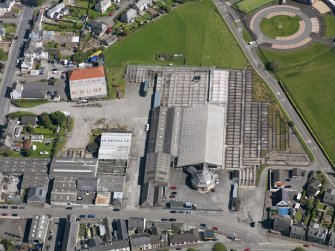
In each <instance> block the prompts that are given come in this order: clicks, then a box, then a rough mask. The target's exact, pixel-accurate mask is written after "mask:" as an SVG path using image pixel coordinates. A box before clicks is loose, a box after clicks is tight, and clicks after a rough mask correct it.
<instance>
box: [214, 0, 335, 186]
mask: <svg viewBox="0 0 335 251" xmlns="http://www.w3.org/2000/svg"><path fill="white" fill-rule="evenodd" d="M214 3H215V4H216V6H217V8H218V9H219V11H220V14H221V15H222V17H223V18H224V20H225V22H226V24H227V25H228V27H229V29H230V30H231V32H232V33H233V35H234V36H235V38H236V40H237V41H238V43H239V45H240V47H241V48H242V50H243V51H244V53H245V55H246V56H247V58H248V60H249V62H250V63H251V64H252V66H253V67H254V69H255V71H256V72H257V74H258V75H259V76H261V77H262V78H263V80H264V81H265V82H266V83H267V84H268V86H269V87H270V88H271V90H272V92H273V93H274V95H275V96H276V98H277V100H278V102H279V103H280V104H281V106H282V107H283V108H284V110H285V112H286V113H287V115H288V117H289V118H290V120H291V121H292V122H293V123H294V125H295V127H296V129H297V130H298V132H299V133H300V135H301V137H302V139H303V140H304V141H305V142H306V144H307V146H308V147H309V149H310V151H311V152H312V154H313V155H314V157H315V161H314V163H313V165H315V167H316V168H317V169H320V170H322V171H324V172H325V174H326V176H327V178H328V180H329V182H330V183H331V185H332V186H333V187H335V185H334V175H335V174H334V170H333V168H332V166H331V165H330V163H329V162H328V160H327V158H326V157H325V156H324V154H323V152H322V150H321V149H320V147H319V145H318V144H317V143H316V141H315V140H314V138H313V137H312V135H311V133H310V132H309V130H308V129H307V127H306V126H305V124H304V123H303V121H302V120H301V118H300V117H299V115H298V113H297V112H296V110H295V109H294V108H293V106H292V104H291V103H290V101H289V99H288V97H287V96H286V94H285V93H284V92H283V91H282V89H281V87H280V85H279V83H278V81H277V80H276V79H275V78H274V77H273V76H272V75H271V74H270V73H269V72H268V71H267V70H266V69H265V68H264V65H263V63H262V61H261V60H260V59H259V57H258V55H257V54H256V51H255V50H254V49H255V48H254V47H253V46H249V45H248V44H247V43H246V42H245V41H244V39H243V37H242V33H241V32H240V31H239V30H241V29H238V28H243V26H242V27H238V28H237V27H236V26H235V25H236V22H235V20H234V19H233V18H232V16H236V14H235V10H233V9H232V8H231V7H230V6H229V5H227V4H226V3H225V2H223V1H220V0H214ZM237 23H241V22H237Z"/></svg>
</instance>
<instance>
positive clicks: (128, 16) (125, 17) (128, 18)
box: [120, 9, 137, 24]
mask: <svg viewBox="0 0 335 251" xmlns="http://www.w3.org/2000/svg"><path fill="white" fill-rule="evenodd" d="M136 17H137V11H136V10H134V9H129V10H127V11H126V12H124V13H123V14H122V15H121V17H120V21H121V22H124V23H127V24H129V23H133V22H134V21H135V18H136Z"/></svg>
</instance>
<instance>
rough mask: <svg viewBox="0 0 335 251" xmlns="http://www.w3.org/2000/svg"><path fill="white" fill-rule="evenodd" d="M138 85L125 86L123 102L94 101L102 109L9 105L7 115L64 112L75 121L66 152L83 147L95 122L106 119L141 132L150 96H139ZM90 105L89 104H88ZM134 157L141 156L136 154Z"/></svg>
mask: <svg viewBox="0 0 335 251" xmlns="http://www.w3.org/2000/svg"><path fill="white" fill-rule="evenodd" d="M138 89H139V85H138V84H133V83H132V84H128V85H127V90H126V95H125V98H124V99H120V100H118V99H116V100H106V101H98V102H94V103H97V104H101V107H89V106H87V107H77V105H76V103H74V102H59V103H46V104H43V105H40V106H36V107H33V108H29V109H28V108H18V107H14V106H11V107H10V112H15V111H29V112H33V113H36V114H41V113H42V112H47V113H51V112H55V111H67V112H70V113H71V117H73V118H74V128H73V132H72V133H71V134H70V135H69V138H68V140H67V143H66V145H65V149H64V150H66V149H69V148H85V147H86V145H87V143H88V141H89V135H90V134H91V129H92V128H93V126H94V123H95V122H97V121H98V120H101V119H106V121H108V122H109V124H113V125H120V126H127V127H128V128H129V129H130V130H133V131H134V130H135V129H136V130H144V127H145V124H146V123H147V119H148V115H149V109H150V104H151V95H148V96H147V97H146V98H144V97H141V96H139V94H138V93H139V91H138ZM88 105H89V104H88ZM136 155H141V152H138V153H137V154H136Z"/></svg>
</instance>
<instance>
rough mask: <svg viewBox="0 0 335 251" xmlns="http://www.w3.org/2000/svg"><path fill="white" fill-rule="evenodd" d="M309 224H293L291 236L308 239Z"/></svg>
mask: <svg viewBox="0 0 335 251" xmlns="http://www.w3.org/2000/svg"><path fill="white" fill-rule="evenodd" d="M306 233H307V226H303V225H301V224H297V225H292V226H291V232H290V237H291V238H294V239H299V240H303V241H304V240H306Z"/></svg>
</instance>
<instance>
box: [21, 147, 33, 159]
mask: <svg viewBox="0 0 335 251" xmlns="http://www.w3.org/2000/svg"><path fill="white" fill-rule="evenodd" d="M21 153H22V155H23V156H24V157H29V156H31V155H32V154H33V150H31V149H27V150H22V152H21Z"/></svg>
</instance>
